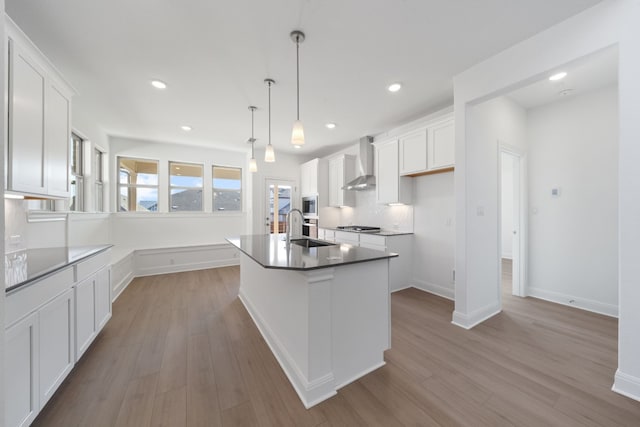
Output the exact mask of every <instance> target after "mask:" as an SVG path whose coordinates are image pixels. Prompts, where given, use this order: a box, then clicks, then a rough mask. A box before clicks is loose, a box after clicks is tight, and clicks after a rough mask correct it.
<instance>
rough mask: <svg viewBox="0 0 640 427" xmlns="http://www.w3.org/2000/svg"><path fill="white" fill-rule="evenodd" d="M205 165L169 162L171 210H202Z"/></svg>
mask: <svg viewBox="0 0 640 427" xmlns="http://www.w3.org/2000/svg"><path fill="white" fill-rule="evenodd" d="M203 171H204V170H203V167H202V165H194V164H191V163H177V162H169V211H170V212H180V211H202V188H203V180H204V179H203V177H202V173H203Z"/></svg>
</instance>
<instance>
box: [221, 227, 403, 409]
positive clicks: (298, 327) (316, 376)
mask: <svg viewBox="0 0 640 427" xmlns="http://www.w3.org/2000/svg"><path fill="white" fill-rule="evenodd" d="M227 241H229V242H230V243H231V244H233V245H234V246H236V247H237V248H238V249H239V250H240V251H241V256H240V292H239V297H240V300H241V301H242V303H243V304H244V306H245V307H246V309H247V311H248V312H249V314H250V315H251V317H252V318H253V321H254V322H255V324H256V326H257V327H258V329H259V330H260V332H261V333H262V336H263V337H264V339H265V341H266V342H267V344H268V345H269V347H270V348H271V351H272V352H273V354H274V355H275V357H276V359H277V360H278V362H279V363H280V366H281V367H282V369H283V370H284V372H285V374H286V375H287V377H288V378H289V381H290V382H291V384H292V385H293V387H294V388H295V390H296V392H297V393H298V395H299V396H300V399H301V400H302V403H303V404H304V405H305V407H307V408H309V407H311V406H313V405H315V404H317V403H320V402H321V401H323V400H325V399H328V398H329V397H331V396H333V395H335V394H336V391H337V390H338V389H339V388H341V387H343V386H345V385H347V384H349V383H350V382H352V381H354V380H356V379H358V378H360V377H362V376H363V375H366V374H367V373H369V372H371V371H373V370H375V369H377V368H379V367H380V366H383V365H384V363H385V362H384V351H385V350H386V349H388V348H390V346H391V312H390V299H389V298H390V297H389V259H390V258H392V257H395V256H397V255H396V254H393V253H389V252H383V251H377V250H372V249H367V248H360V247H355V246H352V245H348V244H328V245H327V246H319V247H304V246H301V245H300V244H304V243H308V242H305V241H304V240H301V241H300V242H297V243H299V244H295V243H290V244H288V243H287V242H286V241H285V238H284V236H283V235H278V234H273V235H268V234H267V235H248V236H240V237H235V238H228V239H227ZM292 242H293V241H292Z"/></svg>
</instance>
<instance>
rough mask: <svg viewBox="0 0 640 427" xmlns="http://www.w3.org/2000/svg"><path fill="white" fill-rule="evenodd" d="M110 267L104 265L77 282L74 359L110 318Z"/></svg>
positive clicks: (78, 356)
mask: <svg viewBox="0 0 640 427" xmlns="http://www.w3.org/2000/svg"><path fill="white" fill-rule="evenodd" d="M110 274H111V268H110V267H108V266H107V267H104V268H102V269H101V270H99V271H98V272H96V273H95V274H92V275H91V276H89V277H87V278H85V279H84V280H82V281H80V282H78V283H77V284H76V286H75V293H76V299H75V303H76V343H75V360H76V361H78V360H80V357H82V355H83V354H84V352H85V351H86V350H87V348H89V346H90V345H91V343H92V342H93V340H94V339H95V337H96V336H97V335H98V332H100V330H101V329H102V328H103V327H104V325H105V324H106V323H107V321H108V320H109V319H110V318H111V280H110Z"/></svg>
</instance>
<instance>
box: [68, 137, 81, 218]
mask: <svg viewBox="0 0 640 427" xmlns="http://www.w3.org/2000/svg"><path fill="white" fill-rule="evenodd" d="M83 142H84V141H83V140H82V138H80V137H79V136H78V135H76V134H75V133H72V134H71V168H70V169H71V177H70V178H71V179H70V180H69V181H70V183H71V185H70V186H69V187H70V188H69V190H70V193H71V199H70V200H69V210H70V211H83V210H84V167H83V166H84V165H83V160H84V155H83V154H84V151H83V148H84V147H83Z"/></svg>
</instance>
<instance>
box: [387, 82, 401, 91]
mask: <svg viewBox="0 0 640 427" xmlns="http://www.w3.org/2000/svg"><path fill="white" fill-rule="evenodd" d="M401 88H402V85H401V84H400V83H393V84H390V85H389V87H387V90H388V91H389V92H397V91H399V90H400V89H401Z"/></svg>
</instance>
